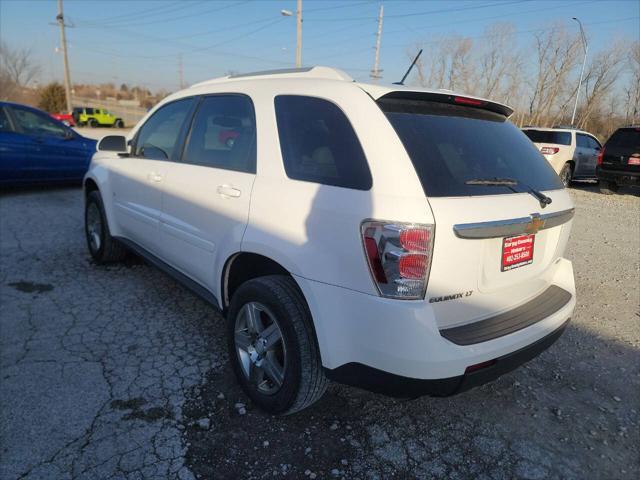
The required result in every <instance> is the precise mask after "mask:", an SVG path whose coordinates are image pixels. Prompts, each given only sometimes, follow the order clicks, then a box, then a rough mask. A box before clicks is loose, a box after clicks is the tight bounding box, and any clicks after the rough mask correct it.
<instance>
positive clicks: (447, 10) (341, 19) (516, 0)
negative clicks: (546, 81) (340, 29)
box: [311, 0, 531, 22]
mask: <svg viewBox="0 0 640 480" xmlns="http://www.w3.org/2000/svg"><path fill="white" fill-rule="evenodd" d="M527 1H531V0H514V1H509V2H500V3H486V4H482V5H477V4H474V5H466V6H463V7H455V8H443V9H439V10H428V11H423V12H413V13H397V14H395V15H387V18H403V17H417V16H423V15H435V14H438V13H450V12H460V11H465V10H478V9H481V8H491V7H498V6H499V7H504V6H506V5H513V4H518V3H525V2H527ZM349 20H377V17H350V18H345V17H333V18H312V19H311V21H313V22H344V21H349Z"/></svg>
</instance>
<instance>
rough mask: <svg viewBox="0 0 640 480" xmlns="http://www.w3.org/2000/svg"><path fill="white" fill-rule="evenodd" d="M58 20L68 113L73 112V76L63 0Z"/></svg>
mask: <svg viewBox="0 0 640 480" xmlns="http://www.w3.org/2000/svg"><path fill="white" fill-rule="evenodd" d="M56 21H57V22H58V25H60V41H61V42H62V56H63V59H64V93H65V97H66V98H67V113H71V112H72V111H73V108H72V107H71V77H70V75H69V57H68V56H67V37H66V35H65V33H64V27H65V25H64V15H63V13H62V0H58V15H57V16H56Z"/></svg>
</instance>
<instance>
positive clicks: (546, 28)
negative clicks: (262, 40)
mask: <svg viewBox="0 0 640 480" xmlns="http://www.w3.org/2000/svg"><path fill="white" fill-rule="evenodd" d="M638 19H640V17H624V18H616V19H611V20H602V21H599V22H590V23H585V24H584V25H585V26H591V25H604V24H607V23H620V22H626V21H631V20H638ZM554 28H555V27H553V26H552V27H542V28H532V29H528V30H518V31H515V32H514V33H513V35H522V34H525V33H533V32H544V31H549V30H553V29H554ZM494 36H497V35H491V34H486V33H485V34H481V35H474V36H465V37H464V38H469V39H472V40H473V39H478V38H491V37H494ZM448 41H450V39H449V38H440V39H437V40H425V41H421V42H417V43H419V44H420V45H430V44H437V43H443V42H448ZM404 46H407V42H403V43H393V44H390V45H387V48H395V47H404ZM368 50H371V47H366V48H361V49H358V50H350V51H349V52H346V53H349V54H351V53H358V52H363V51H368ZM344 55H345V54H344V53H338V54H335V55H330V56H324V57H316V58H319V59H325V60H326V59H330V58H337V57H342V56H344Z"/></svg>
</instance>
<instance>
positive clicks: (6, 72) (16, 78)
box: [0, 42, 40, 100]
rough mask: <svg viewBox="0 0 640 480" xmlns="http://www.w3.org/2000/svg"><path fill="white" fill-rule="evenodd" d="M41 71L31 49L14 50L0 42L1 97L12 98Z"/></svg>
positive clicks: (4, 98)
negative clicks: (33, 58)
mask: <svg viewBox="0 0 640 480" xmlns="http://www.w3.org/2000/svg"><path fill="white" fill-rule="evenodd" d="M38 73H40V67H39V66H37V65H34V64H33V62H32V60H31V51H30V50H29V49H20V50H12V49H10V48H9V47H8V46H7V45H6V44H5V43H4V42H2V43H0V98H1V99H3V100H8V99H12V98H14V97H15V95H17V94H19V93H20V91H21V90H22V89H23V88H24V87H26V86H27V85H29V83H31V82H32V81H33V80H34V79H35V78H36V76H37V75H38Z"/></svg>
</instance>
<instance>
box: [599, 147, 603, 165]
mask: <svg viewBox="0 0 640 480" xmlns="http://www.w3.org/2000/svg"><path fill="white" fill-rule="evenodd" d="M603 158H604V147H602V148H601V149H600V152H599V153H598V165H602V159H603Z"/></svg>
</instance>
